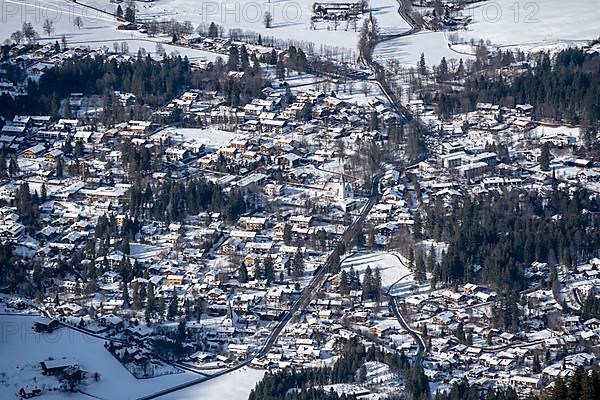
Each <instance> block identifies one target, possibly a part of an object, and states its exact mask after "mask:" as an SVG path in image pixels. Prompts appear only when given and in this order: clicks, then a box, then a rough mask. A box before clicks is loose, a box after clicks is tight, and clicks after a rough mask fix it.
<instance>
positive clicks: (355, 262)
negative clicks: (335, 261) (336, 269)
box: [341, 252, 412, 289]
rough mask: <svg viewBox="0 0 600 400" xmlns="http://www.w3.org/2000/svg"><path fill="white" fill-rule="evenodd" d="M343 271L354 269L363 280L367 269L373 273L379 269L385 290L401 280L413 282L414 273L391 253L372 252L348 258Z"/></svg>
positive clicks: (343, 264)
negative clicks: (369, 268)
mask: <svg viewBox="0 0 600 400" xmlns="http://www.w3.org/2000/svg"><path fill="white" fill-rule="evenodd" d="M341 267H342V269H344V270H346V271H349V270H350V268H354V270H355V271H357V272H358V273H359V274H360V277H361V279H362V277H363V275H364V273H365V271H366V269H367V267H371V269H372V270H373V271H375V268H379V271H380V272H381V286H382V287H383V288H384V289H385V288H388V287H390V286H391V285H393V284H394V283H395V282H397V281H398V280H400V279H401V278H405V279H403V281H405V280H407V281H412V271H411V270H409V269H408V267H407V266H406V264H405V263H404V262H401V261H400V259H399V258H398V257H397V256H396V255H394V254H391V253H385V252H372V253H356V254H353V255H351V256H350V257H348V258H346V259H345V260H344V261H343V262H342V265H341Z"/></svg>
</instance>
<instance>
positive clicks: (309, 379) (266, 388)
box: [249, 338, 430, 400]
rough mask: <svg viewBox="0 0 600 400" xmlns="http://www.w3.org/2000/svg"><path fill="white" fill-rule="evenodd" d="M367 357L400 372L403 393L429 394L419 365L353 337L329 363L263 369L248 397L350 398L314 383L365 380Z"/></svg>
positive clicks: (421, 396) (413, 395)
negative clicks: (264, 370)
mask: <svg viewBox="0 0 600 400" xmlns="http://www.w3.org/2000/svg"><path fill="white" fill-rule="evenodd" d="M367 361H379V362H382V363H384V364H386V365H388V366H389V367H390V370H391V372H392V373H396V374H399V375H401V376H402V378H403V379H404V384H405V388H406V393H407V394H408V395H409V398H410V399H414V400H418V399H419V400H420V399H427V398H429V395H430V393H429V382H428V380H427V377H426V376H425V374H424V371H423V367H421V366H420V365H413V366H411V365H410V363H409V361H408V358H407V357H406V355H404V354H403V353H390V352H386V351H383V350H382V349H381V348H379V347H376V346H371V347H369V348H368V349H366V348H365V346H364V345H363V344H362V343H360V341H359V339H357V338H354V339H352V340H350V341H348V342H347V343H346V344H345V345H344V348H343V350H342V352H341V354H340V358H339V359H338V360H337V361H336V362H335V364H334V365H333V367H320V368H304V369H301V370H295V369H291V370H283V371H278V372H276V373H274V374H270V373H267V374H266V375H265V377H264V378H263V379H262V381H260V382H259V383H258V384H257V385H256V387H255V388H254V390H252V392H251V393H250V396H249V400H259V399H260V400H292V399H294V400H301V399H316V400H320V399H323V400H325V399H327V400H329V399H331V400H337V399H354V397H353V396H346V395H342V396H341V397H339V396H338V395H337V394H335V393H332V392H326V391H324V390H322V389H315V387H316V386H323V385H330V384H334V383H352V382H365V380H366V369H365V367H364V363H365V362H367Z"/></svg>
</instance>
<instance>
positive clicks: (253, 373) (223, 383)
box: [159, 367, 265, 400]
mask: <svg viewBox="0 0 600 400" xmlns="http://www.w3.org/2000/svg"><path fill="white" fill-rule="evenodd" d="M264 375H265V371H262V370H256V369H252V368H248V367H244V368H241V369H239V370H237V371H233V372H231V373H229V374H227V375H223V376H220V377H218V378H215V379H212V380H210V381H207V382H204V383H201V384H199V385H196V386H192V387H189V388H187V389H183V390H180V391H178V392H175V393H172V394H169V395H166V396H162V397H159V399H161V400H204V399H207V400H208V399H215V400H216V399H223V400H225V399H227V400H248V395H249V394H250V391H251V390H252V389H254V386H256V384H257V383H258V381H260V380H261V379H262V378H263V376H264Z"/></svg>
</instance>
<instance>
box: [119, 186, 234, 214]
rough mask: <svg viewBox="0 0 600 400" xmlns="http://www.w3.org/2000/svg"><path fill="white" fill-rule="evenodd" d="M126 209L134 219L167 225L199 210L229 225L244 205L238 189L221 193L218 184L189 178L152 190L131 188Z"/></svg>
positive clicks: (150, 188) (148, 188) (148, 187)
mask: <svg viewBox="0 0 600 400" xmlns="http://www.w3.org/2000/svg"><path fill="white" fill-rule="evenodd" d="M126 210H127V211H128V213H129V214H130V215H132V216H135V217H140V218H152V219H154V220H158V221H164V222H167V223H169V222H175V221H183V220H184V219H185V217H187V216H188V215H198V213H200V212H202V211H216V212H222V213H223V214H224V217H225V219H226V220H227V221H229V222H233V221H235V220H236V219H237V218H238V217H239V216H240V215H241V214H243V213H244V212H245V211H246V203H245V201H244V196H243V194H242V192H241V191H240V190H238V189H235V188H234V189H231V190H230V191H229V192H228V193H227V194H225V193H224V192H223V189H222V187H220V186H219V185H216V184H214V183H211V182H206V181H205V180H203V179H193V180H190V181H188V182H172V181H165V182H164V183H162V184H160V185H158V186H155V187H151V186H150V185H147V186H146V187H139V186H134V187H133V188H132V189H130V191H129V199H128V202H127V207H126Z"/></svg>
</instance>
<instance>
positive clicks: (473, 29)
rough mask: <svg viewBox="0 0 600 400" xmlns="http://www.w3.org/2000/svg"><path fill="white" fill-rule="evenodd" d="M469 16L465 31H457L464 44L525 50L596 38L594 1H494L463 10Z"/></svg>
mask: <svg viewBox="0 0 600 400" xmlns="http://www.w3.org/2000/svg"><path fill="white" fill-rule="evenodd" d="M465 13H468V14H469V15H472V16H473V23H472V24H471V25H470V26H469V29H468V30H467V31H466V32H464V31H458V34H459V36H462V37H464V38H465V39H467V40H470V39H471V38H473V39H475V40H478V39H484V40H490V41H491V42H492V44H494V45H499V46H511V47H513V46H514V47H522V48H527V47H530V46H540V45H544V44H545V45H548V44H552V43H555V42H577V41H587V40H590V39H595V38H598V37H599V36H600V24H598V20H599V19H600V7H598V2H597V1H582V0H537V1H535V2H522V3H521V2H515V1H513V0H495V1H493V2H483V3H478V4H476V5H474V6H472V7H471V8H469V9H467V10H465Z"/></svg>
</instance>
